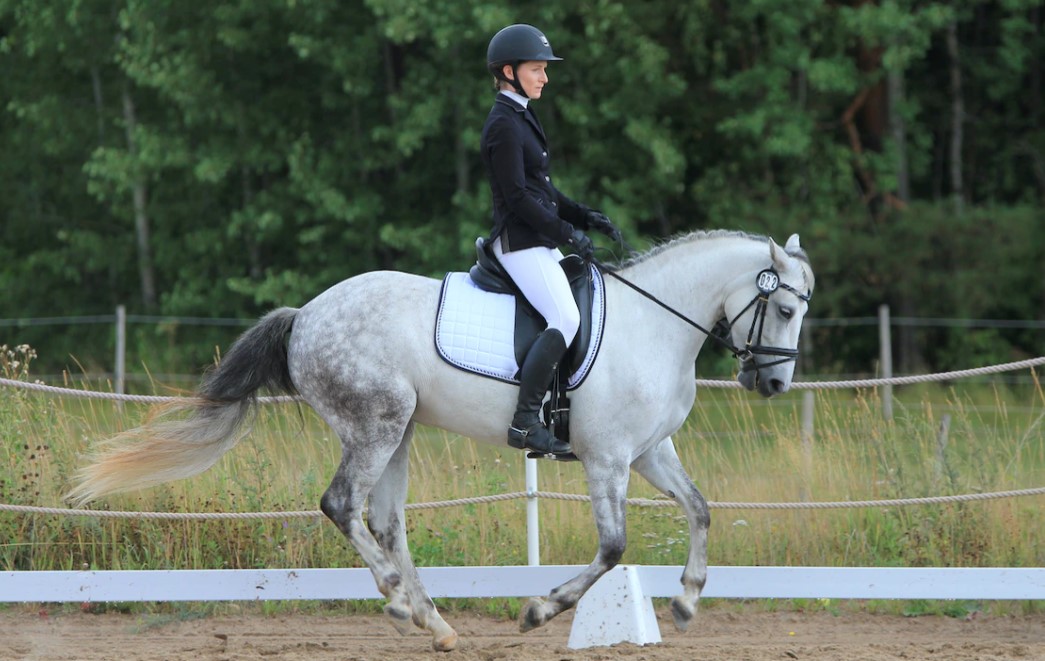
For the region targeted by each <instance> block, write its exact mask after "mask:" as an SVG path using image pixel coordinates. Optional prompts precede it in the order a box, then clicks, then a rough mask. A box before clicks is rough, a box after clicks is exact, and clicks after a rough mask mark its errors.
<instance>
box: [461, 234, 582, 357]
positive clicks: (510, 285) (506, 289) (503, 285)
mask: <svg viewBox="0 0 1045 661" xmlns="http://www.w3.org/2000/svg"><path fill="white" fill-rule="evenodd" d="M475 252H476V257H477V259H476V262H475V265H474V266H472V268H471V269H470V270H469V271H468V277H470V278H471V279H472V282H473V283H475V286H476V287H478V288H479V289H482V290H485V291H489V292H494V293H497V294H510V295H512V296H514V297H515V362H516V363H518V364H519V365H522V364H523V360H524V359H525V358H526V354H527V352H528V351H529V350H530V347H531V346H532V345H533V342H534V340H536V339H537V336H538V335H539V334H540V333H541V331H543V330H544V329H545V327H546V326H547V325H548V324H547V322H545V320H544V317H542V316H541V313H539V312H537V310H535V309H534V308H533V306H531V305H530V304H529V303H528V302H527V301H526V297H525V296H523V295H522V293H521V292H520V291H519V289H518V288H517V287H516V286H515V283H514V282H513V281H512V277H511V276H510V275H508V272H507V271H505V270H504V267H503V266H501V263H500V262H498V261H497V258H496V257H495V256H494V255H493V253H492V252H491V250H490V246H489V245H488V244H487V242H486V239H485V238H484V237H479V238H478V239H476V241H475ZM559 265H560V266H562V270H563V271H565V272H566V279H567V280H568V281H569V283H570V289H572V290H573V299H574V300H575V301H576V302H577V309H578V310H579V311H580V314H581V325H580V328H579V329H578V330H577V337H576V338H575V339H574V340H573V343H572V344H571V345H570V347H569V349H567V350H566V356H565V357H564V358H563V360H562V364H564V365H565V366H566V367H567V370H566V372H565V375H566V376H567V377H568V376H569V375H570V374H573V373H574V372H576V371H577V370H578V369H580V367H581V364H582V363H583V362H584V356H585V355H586V354H587V353H588V344H589V343H590V342H591V324H592V320H591V307H592V300H593V298H594V291H595V290H594V285H593V283H592V278H591V269H589V268H588V265H587V263H585V261H584V260H583V259H581V258H580V257H579V256H577V255H567V256H566V257H564V258H563V259H562V261H561V262H559Z"/></svg>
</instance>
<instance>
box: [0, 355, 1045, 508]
mask: <svg viewBox="0 0 1045 661" xmlns="http://www.w3.org/2000/svg"><path fill="white" fill-rule="evenodd" d="M1039 365H1045V356H1040V357H1038V358H1031V359H1028V360H1020V361H1015V362H1011V363H1002V364H999V365H991V366H987V367H979V368H973V369H966V370H957V371H952V372H941V373H937V374H924V375H914V376H899V377H889V378H876V379H856V380H845V381H807V382H796V383H794V384H792V387H793V388H799V389H809V390H827V389H842V388H874V387H878V386H885V385H911V384H915V383H929V382H938V381H950V380H955V379H962V378H968V377H971V376H979V375H984V374H997V373H1000V372H1007V371H1014V370H1020V369H1027V368H1032V367H1037V366H1039ZM696 383H697V385H698V386H701V387H710V388H739V387H740V384H739V383H737V382H735V381H724V380H717V379H715V380H709V379H696ZM0 386H7V387H11V388H21V389H23V390H29V391H34V392H42V393H49V394H54V395H61V396H72V397H84V398H90V399H109V400H117V401H125V402H136V403H145V404H160V403H168V402H173V401H177V400H180V399H184V398H182V397H163V396H155V395H121V394H117V393H106V392H97V391H87V390H76V389H72V388H59V387H56V386H48V385H45V384H42V383H29V382H26V381H18V380H15V379H5V378H0ZM258 401H259V402H263V403H285V402H293V401H300V398H297V397H285V396H284V397H259V398H258ZM1039 495H1045V487H1037V488H1030V489H1016V490H1010V491H996V492H989V493H976V494H963V495H953V496H927V497H922V498H895V499H887V500H853V501H827V502H791V503H741V502H712V501H709V502H708V507H710V508H711V509H749V510H810V509H855V508H863V507H904V506H912V505H936V504H945V503H960V502H973V501H984V500H996V499H1002V498H1018V497H1024V496H1039ZM538 498H543V499H548V500H562V501H573V502H590V501H591V497H590V496H586V495H581V494H565V493H556V492H547V491H531V492H514V493H505V494H495V495H490V496H476V497H471V498H457V499H454V500H444V501H437V502H431V503H409V504H407V505H406V509H407V510H424V509H443V508H448V507H460V506H464V505H479V504H488V503H496V502H502V501H509V500H518V499H538ZM627 503H628V505H631V506H634V507H674V506H677V504H676V503H675V501H673V500H654V499H647V498H629V499H627ZM0 512H12V513H19V514H41V515H51V516H93V517H99V518H110V519H112V518H138V519H164V520H182V521H184V520H200V521H215V520H230V519H233V520H235V519H239V520H245V519H293V518H319V517H323V516H324V514H323V513H322V512H321V511H319V510H303V511H287V512H121V511H111V510H83V509H69V508H56V507H34V506H29V505H6V504H0Z"/></svg>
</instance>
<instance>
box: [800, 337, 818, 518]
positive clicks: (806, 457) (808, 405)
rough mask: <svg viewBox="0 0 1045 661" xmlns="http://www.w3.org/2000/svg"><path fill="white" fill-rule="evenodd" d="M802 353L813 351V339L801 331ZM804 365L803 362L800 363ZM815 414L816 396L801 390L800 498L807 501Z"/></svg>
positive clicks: (811, 475) (808, 353)
mask: <svg viewBox="0 0 1045 661" xmlns="http://www.w3.org/2000/svg"><path fill="white" fill-rule="evenodd" d="M801 341H802V355H803V356H809V355H812V353H813V341H812V339H811V338H810V336H809V333H802V340H801ZM800 365H801V366H803V367H804V363H800ZM815 416H816V398H815V395H814V394H813V391H812V390H805V391H803V392H802V479H803V484H802V489H801V492H800V493H799V497H800V499H801V500H802V501H803V502H804V501H808V500H810V499H811V498H812V494H811V493H810V492H809V485H810V484H811V483H812V481H813V480H812V477H813V430H814V427H813V420H814V418H815Z"/></svg>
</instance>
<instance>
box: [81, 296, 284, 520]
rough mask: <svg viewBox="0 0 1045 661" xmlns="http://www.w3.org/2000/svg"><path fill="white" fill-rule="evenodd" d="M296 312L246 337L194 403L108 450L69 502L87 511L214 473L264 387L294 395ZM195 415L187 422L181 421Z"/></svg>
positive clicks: (276, 315) (166, 412) (276, 314)
mask: <svg viewBox="0 0 1045 661" xmlns="http://www.w3.org/2000/svg"><path fill="white" fill-rule="evenodd" d="M297 312H298V311H297V310H296V309H294V308H279V309H277V310H273V311H272V312H270V313H268V314H267V315H266V316H265V317H264V318H262V319H261V321H259V322H258V323H257V324H255V325H254V326H253V327H251V328H250V329H249V330H247V331H246V332H245V333H243V335H242V336H240V338H239V339H238V340H236V342H235V343H234V344H233V345H232V346H231V347H230V348H229V350H228V352H227V353H226V354H225V357H224V358H223V359H222V361H221V362H220V363H219V364H218V365H217V366H216V367H215V368H213V369H212V370H210V371H209V372H208V373H207V374H206V375H205V376H204V378H203V381H202V383H201V384H200V387H199V390H198V391H197V393H196V395H195V396H194V397H189V398H186V400H185V401H184V402H177V403H174V404H171V405H167V406H165V407H163V408H162V409H160V411H159V415H157V416H153V418H152V419H151V420H148V421H146V423H145V424H144V425H143V426H141V427H139V428H137V429H132V430H130V431H127V432H124V433H122V434H120V435H118V436H116V437H115V438H112V439H110V440H108V441H106V442H105V443H103V444H102V446H101V450H100V452H98V453H97V454H96V455H95V456H93V457H92V461H91V463H90V465H88V466H85V467H84V468H81V469H80V470H79V471H78V472H77V473H76V475H75V485H74V486H73V488H72V490H71V491H70V492H69V493H68V494H66V498H67V499H68V500H71V501H72V502H74V503H76V504H79V505H82V504H84V503H87V502H89V501H92V500H94V499H96V498H99V497H101V496H104V495H107V494H111V493H117V492H120V491H130V490H132V489H141V488H144V487H150V486H154V485H156V484H160V483H162V482H169V481H171V480H178V479H182V478H186V477H192V476H193V475H197V474H199V473H202V472H203V471H205V470H207V469H208V468H210V467H211V466H213V465H214V463H215V462H217V461H218V459H220V458H221V456H222V455H223V454H225V453H226V452H228V451H229V450H230V449H231V448H232V447H233V446H234V445H235V444H236V442H237V441H239V440H240V439H241V438H242V437H243V436H244V435H246V433H247V431H249V429H243V430H242V431H241V428H242V427H243V422H244V420H245V419H246V418H247V416H248V414H249V413H250V412H251V411H252V409H253V408H254V407H255V405H256V404H257V392H258V390H259V389H261V388H263V387H267V388H269V389H270V390H273V391H275V392H279V393H285V394H294V393H295V388H294V384H293V382H292V381H291V379H290V370H289V367H288V364H287V343H286V336H287V335H288V333H290V330H291V328H292V327H293V325H294V318H295V317H296V316H297ZM183 413H188V415H187V416H183V417H176V416H178V414H183Z"/></svg>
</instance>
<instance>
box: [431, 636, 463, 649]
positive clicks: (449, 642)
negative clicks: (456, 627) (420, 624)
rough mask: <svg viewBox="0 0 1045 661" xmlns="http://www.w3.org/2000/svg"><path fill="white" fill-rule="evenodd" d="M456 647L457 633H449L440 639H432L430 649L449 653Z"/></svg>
mask: <svg viewBox="0 0 1045 661" xmlns="http://www.w3.org/2000/svg"><path fill="white" fill-rule="evenodd" d="M455 647H457V632H456V631H451V632H450V633H448V634H447V635H445V636H443V637H442V638H433V639H432V649H433V650H435V651H436V652H450V651H452V650H453V649H454V648H455Z"/></svg>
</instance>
